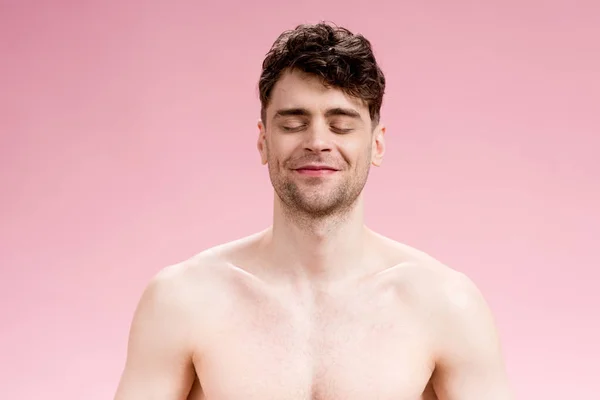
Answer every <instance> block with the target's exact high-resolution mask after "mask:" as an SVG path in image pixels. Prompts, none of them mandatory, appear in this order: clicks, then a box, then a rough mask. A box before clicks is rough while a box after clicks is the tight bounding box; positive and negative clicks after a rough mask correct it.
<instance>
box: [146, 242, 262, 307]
mask: <svg viewBox="0 0 600 400" xmlns="http://www.w3.org/2000/svg"><path fill="white" fill-rule="evenodd" d="M254 238H255V235H251V236H247V237H244V238H241V239H236V240H232V241H229V242H225V243H222V244H218V245H215V246H212V247H209V248H206V249H204V250H202V251H200V252H198V253H196V254H194V255H192V256H191V257H188V258H186V259H184V260H182V261H179V262H176V263H173V264H169V265H167V266H164V267H162V268H161V269H160V270H159V271H158V272H156V273H155V275H154V276H152V277H151V279H150V281H149V283H148V289H149V290H152V291H156V292H158V293H162V295H163V296H168V297H173V296H176V297H177V298H180V299H182V300H184V301H186V302H187V301H189V300H190V299H189V298H186V296H194V297H198V296H202V295H203V294H207V295H209V296H212V295H216V294H218V293H222V291H223V289H224V287H223V285H226V284H227V283H228V282H229V281H230V279H229V278H231V276H232V275H233V274H234V273H235V269H236V267H235V265H234V260H235V255H236V254H237V253H239V252H240V251H242V250H243V249H244V248H246V247H248V246H249V244H251V242H252V241H253V240H254Z"/></svg>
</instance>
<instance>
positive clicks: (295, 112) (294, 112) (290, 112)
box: [273, 107, 310, 118]
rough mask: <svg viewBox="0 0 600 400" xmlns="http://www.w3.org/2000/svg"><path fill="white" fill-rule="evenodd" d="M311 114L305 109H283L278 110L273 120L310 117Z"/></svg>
mask: <svg viewBox="0 0 600 400" xmlns="http://www.w3.org/2000/svg"><path fill="white" fill-rule="evenodd" d="M308 115H310V112H309V111H308V110H307V109H305V108H297V107H296V108H281V109H279V110H277V112H276V113H275V115H274V116H273V118H277V117H288V116H292V117H293V116H308Z"/></svg>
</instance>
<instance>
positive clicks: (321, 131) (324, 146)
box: [304, 123, 332, 152]
mask: <svg viewBox="0 0 600 400" xmlns="http://www.w3.org/2000/svg"><path fill="white" fill-rule="evenodd" d="M331 139H332V133H331V131H330V130H329V127H328V126H327V125H326V124H322V123H318V124H314V125H312V126H311V127H310V128H309V129H307V131H306V139H305V142H304V147H305V149H306V150H310V151H314V152H322V151H330V150H331V147H332V143H331Z"/></svg>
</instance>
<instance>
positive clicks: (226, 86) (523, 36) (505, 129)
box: [0, 0, 600, 400]
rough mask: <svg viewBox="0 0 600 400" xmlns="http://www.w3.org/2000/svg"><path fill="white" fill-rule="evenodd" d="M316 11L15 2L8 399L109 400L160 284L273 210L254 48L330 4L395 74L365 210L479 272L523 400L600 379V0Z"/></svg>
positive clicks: (3, 223) (6, 87)
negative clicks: (138, 317)
mask: <svg viewBox="0 0 600 400" xmlns="http://www.w3.org/2000/svg"><path fill="white" fill-rule="evenodd" d="M36 3H37V4H36ZM319 3H320V1H317V0H311V1H303V2H294V3H291V2H284V1H254V2H247V3H244V2H241V1H239V2H236V3H234V2H226V1H217V2H210V3H208V2H206V4H205V5H204V4H202V2H201V1H188V2H181V1H180V2H167V1H163V2H161V3H159V2H156V1H150V2H141V1H140V2H138V3H134V2H131V1H130V2H127V3H126V4H125V3H123V2H120V1H112V2H108V1H94V2H91V1H71V2H67V1H62V2H60V1H54V2H53V4H51V2H41V1H40V2H33V1H17V0H14V1H10V0H3V1H1V2H0V55H1V56H0V72H1V73H0V87H1V88H2V89H1V94H0V133H1V137H0V185H1V186H0V187H1V188H2V194H1V198H0V206H1V207H0V243H1V244H0V245H1V251H0V265H1V273H2V275H1V280H0V300H1V305H0V316H1V317H0V324H1V327H0V397H2V398H5V399H12V398H15V399H17V398H18V399H38V398H39V399H52V400H53V399H68V400H70V399H81V398H85V399H88V400H96V399H98V400H100V399H107V398H111V397H112V396H113V394H114V391H115V388H116V384H117V382H118V379H119V377H120V373H121V370H122V367H123V363H124V356H125V351H126V341H127V334H128V329H129V323H130V320H131V316H132V313H133V310H134V307H135V305H136V303H137V301H138V299H139V296H140V294H141V291H142V290H143V288H144V286H145V285H146V283H147V281H148V280H149V279H150V277H151V276H152V275H154V273H156V272H157V271H158V270H159V269H160V268H162V267H164V266H165V265H167V264H170V263H173V262H177V261H180V260H182V259H184V258H187V257H189V256H191V255H192V254H194V253H196V252H198V251H200V250H202V249H204V248H206V247H209V246H212V245H214V244H218V243H221V242H224V241H229V240H231V239H235V238H238V237H241V236H244V235H246V234H249V233H252V232H255V231H257V230H259V229H263V228H264V227H266V226H267V225H268V224H269V223H270V218H271V205H272V201H271V198H272V194H271V193H272V190H271V186H270V182H269V180H268V175H267V171H266V168H265V167H262V166H261V165H260V162H259V157H258V153H257V151H256V150H255V140H256V135H257V132H256V127H255V125H256V124H255V123H256V120H257V118H258V116H259V108H258V107H259V103H258V99H257V89H256V84H257V79H258V75H259V73H260V64H261V62H262V59H263V56H264V54H265V53H266V51H267V50H268V48H269V46H270V45H271V43H272V42H273V40H274V39H275V38H276V37H277V35H278V34H279V33H280V32H281V31H282V30H285V29H288V28H293V27H294V26H295V25H296V24H298V23H301V22H317V21H318V20H320V19H328V20H332V21H334V22H336V23H337V24H339V25H343V26H347V27H349V28H350V29H352V30H355V31H359V32H361V33H364V34H365V35H366V36H367V37H368V38H369V39H370V40H371V41H372V43H373V45H374V47H375V51H376V55H377V57H378V59H379V61H380V63H381V65H382V67H383V69H384V72H385V73H386V75H387V78H388V82H389V83H388V91H387V95H386V98H385V100H384V102H385V104H384V109H383V117H384V120H385V121H386V122H387V125H388V135H387V139H388V152H387V158H386V161H385V162H384V166H383V167H382V168H380V169H377V170H374V171H373V173H372V175H371V178H370V183H369V185H368V186H367V189H366V190H367V200H368V201H367V218H368V223H369V225H370V226H371V227H372V228H374V229H376V230H378V231H380V232H382V233H384V234H386V235H389V236H391V237H393V238H395V239H397V240H400V241H403V242H406V243H408V244H410V245H413V246H415V247H418V248H420V249H422V250H425V251H427V252H428V253H430V254H432V255H434V256H435V257H437V258H438V259H440V260H442V261H444V262H446V263H447V264H449V265H450V266H452V267H454V268H456V269H458V270H461V271H464V272H465V273H467V274H468V275H469V276H470V277H471V278H472V279H473V280H474V281H475V282H476V283H477V284H478V285H479V286H480V288H481V290H482V291H483V292H484V294H485V295H486V298H487V299H488V301H489V303H490V305H491V307H492V308H493V310H494V312H495V315H496V318H497V322H498V326H499V329H500V333H501V335H502V338H503V342H504V348H505V354H506V360H507V364H508V368H509V372H510V375H511V380H512V382H513V385H514V388H515V391H516V393H517V397H518V399H552V400H554V399H556V400H559V399H560V400H563V399H577V398H591V397H590V396H592V395H596V394H597V387H596V386H597V385H596V384H597V381H598V376H597V375H598V372H600V370H599V369H598V359H600V345H599V344H598V338H599V337H600V321H599V317H598V315H599V314H600V312H599V311H598V310H599V308H600V295H599V292H600V289H599V288H598V279H599V278H600V272H598V271H599V268H600V263H599V261H600V257H599V256H598V250H597V249H596V248H595V247H597V246H598V244H599V240H598V238H599V237H600V216H599V214H600V213H599V212H598V208H599V207H598V205H599V204H600V184H599V182H600V177H599V176H600V162H599V161H598V159H597V158H596V156H597V153H598V152H599V150H600V138H599V136H600V134H599V132H600V123H599V122H600V121H599V116H598V115H599V108H598V107H599V104H600V79H599V71H600V40H599V39H598V38H600V28H599V26H600V24H599V23H598V15H600V7H599V6H598V4H599V3H598V2H596V1H587V2H582V1H579V2H577V1H567V0H565V1H563V2H557V1H538V2H533V1H510V2H507V1H500V0H497V1H486V2H481V3H485V5H476V4H477V3H478V2H473V1H469V2H466V1H462V2H447V1H427V2H423V1H421V2H416V1H413V2H400V4H395V5H394V4H393V2H391V1H388V0H385V1H360V2H359V1H329V2H327V3H328V4H325V5H323V4H319ZM450 3H451V4H450ZM292 4H293V5H292Z"/></svg>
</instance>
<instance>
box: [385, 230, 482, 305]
mask: <svg viewBox="0 0 600 400" xmlns="http://www.w3.org/2000/svg"><path fill="white" fill-rule="evenodd" d="M387 241H388V246H390V248H391V249H392V253H393V254H394V257H396V258H397V260H398V265H397V266H396V267H395V269H397V273H396V274H395V275H396V276H397V277H398V278H397V279H398V282H399V283H400V284H401V285H402V286H403V287H406V288H408V289H410V290H412V291H413V292H414V293H415V295H418V296H419V299H420V300H421V301H422V302H425V303H427V307H428V308H429V307H435V308H436V309H438V310H440V311H443V312H444V313H446V314H448V315H452V314H455V313H464V312H468V309H469V307H475V306H477V305H480V304H481V302H482V301H483V297H482V294H481V292H480V290H479V288H478V286H477V285H476V284H475V282H474V281H473V280H472V279H471V278H470V277H469V276H468V275H467V274H466V273H464V272H463V271H461V269H460V268H457V267H454V266H450V265H449V264H448V263H445V262H443V261H441V260H440V259H438V258H436V257H435V256H433V255H431V254H429V253H428V252H426V251H424V250H421V249H418V248H416V247H412V246H410V245H407V244H405V243H401V242H397V241H394V240H391V239H387Z"/></svg>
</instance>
